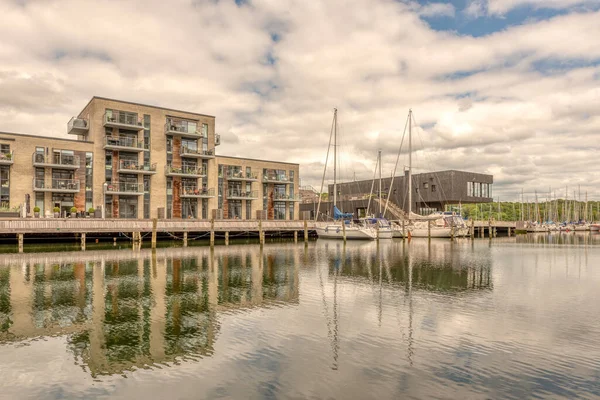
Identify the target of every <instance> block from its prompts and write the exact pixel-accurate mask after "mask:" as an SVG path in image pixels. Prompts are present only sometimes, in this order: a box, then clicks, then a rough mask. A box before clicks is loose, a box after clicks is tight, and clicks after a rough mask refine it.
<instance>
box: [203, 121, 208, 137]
mask: <svg viewBox="0 0 600 400" xmlns="http://www.w3.org/2000/svg"><path fill="white" fill-rule="evenodd" d="M202 136H203V137H205V138H207V137H208V124H202Z"/></svg>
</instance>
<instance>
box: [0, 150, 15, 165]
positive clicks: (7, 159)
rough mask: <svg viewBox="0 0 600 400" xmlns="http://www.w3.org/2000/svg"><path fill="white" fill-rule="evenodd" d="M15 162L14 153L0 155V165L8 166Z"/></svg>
mask: <svg viewBox="0 0 600 400" xmlns="http://www.w3.org/2000/svg"><path fill="white" fill-rule="evenodd" d="M14 162H15V157H14V151H11V152H6V153H0V164H2V165H10V164H12V163H14Z"/></svg>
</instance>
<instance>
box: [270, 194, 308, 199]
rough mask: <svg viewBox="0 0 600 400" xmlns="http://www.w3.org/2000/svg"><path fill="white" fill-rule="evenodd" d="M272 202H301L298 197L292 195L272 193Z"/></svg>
mask: <svg viewBox="0 0 600 400" xmlns="http://www.w3.org/2000/svg"><path fill="white" fill-rule="evenodd" d="M273 200H274V201H301V200H302V198H301V197H300V196H296V195H293V194H283V193H273Z"/></svg>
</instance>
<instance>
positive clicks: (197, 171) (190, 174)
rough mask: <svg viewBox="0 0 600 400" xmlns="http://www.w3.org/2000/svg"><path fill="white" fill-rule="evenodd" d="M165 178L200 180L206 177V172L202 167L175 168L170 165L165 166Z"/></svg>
mask: <svg viewBox="0 0 600 400" xmlns="http://www.w3.org/2000/svg"><path fill="white" fill-rule="evenodd" d="M165 175H166V176H183V177H186V178H202V177H205V176H206V171H205V170H204V168H202V167H195V166H186V165H184V166H183V167H181V168H175V167H173V166H171V165H165Z"/></svg>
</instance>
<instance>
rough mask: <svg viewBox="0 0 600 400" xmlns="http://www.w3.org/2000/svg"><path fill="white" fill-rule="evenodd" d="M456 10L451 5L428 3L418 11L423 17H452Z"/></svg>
mask: <svg viewBox="0 0 600 400" xmlns="http://www.w3.org/2000/svg"><path fill="white" fill-rule="evenodd" d="M455 12H456V10H455V9H454V6H453V5H452V4H451V3H428V4H425V5H424V6H422V7H421V8H420V10H419V15H421V16H423V17H454V14H455Z"/></svg>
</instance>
